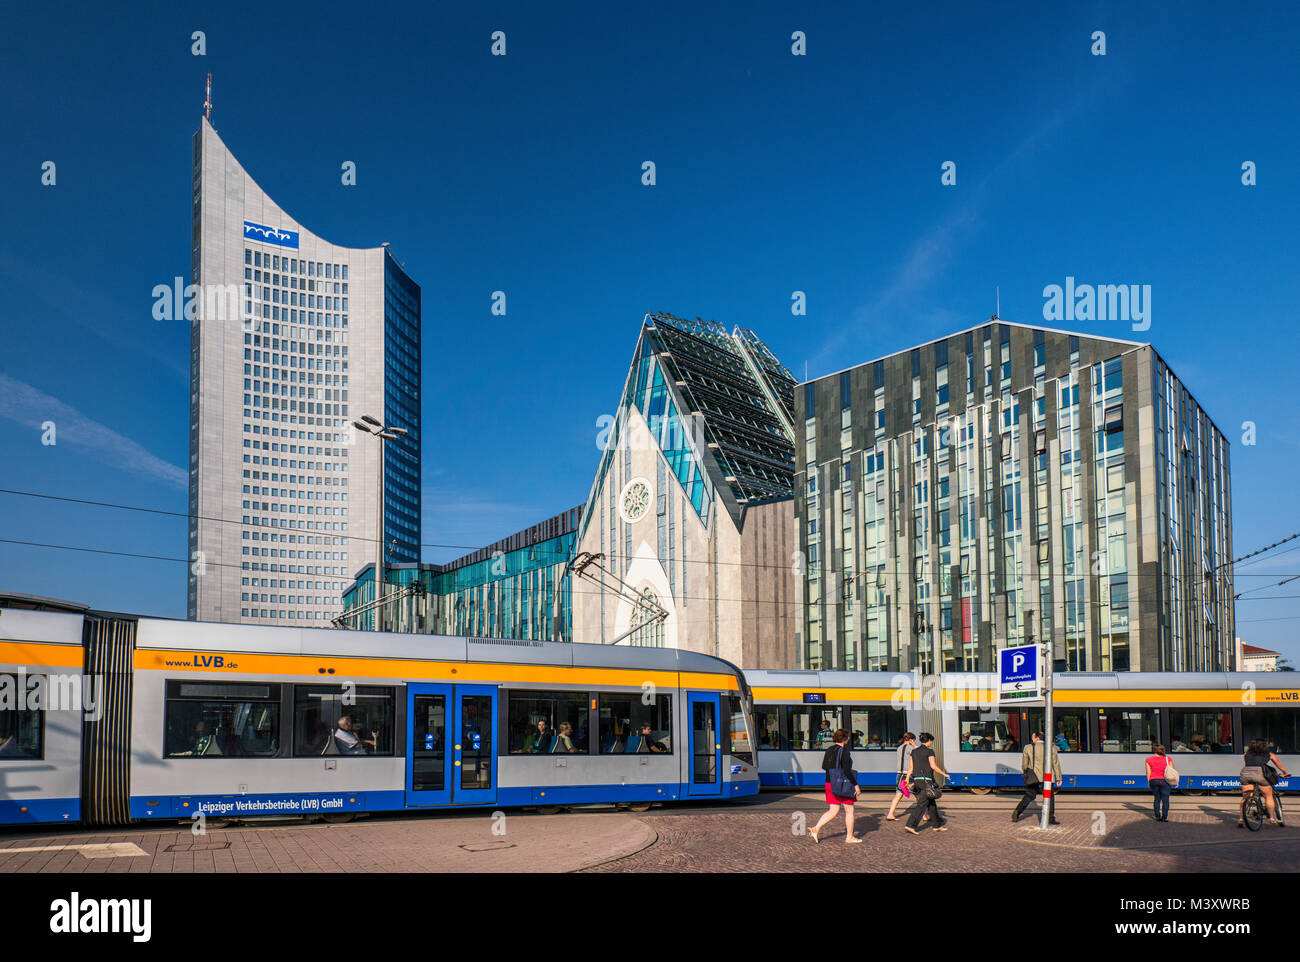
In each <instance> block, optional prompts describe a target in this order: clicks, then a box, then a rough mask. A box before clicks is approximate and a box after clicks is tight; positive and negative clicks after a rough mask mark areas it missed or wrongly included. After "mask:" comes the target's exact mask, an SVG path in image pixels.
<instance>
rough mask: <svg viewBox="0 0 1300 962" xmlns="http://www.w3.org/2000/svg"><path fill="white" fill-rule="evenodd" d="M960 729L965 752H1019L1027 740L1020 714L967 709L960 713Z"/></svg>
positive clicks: (958, 714)
mask: <svg viewBox="0 0 1300 962" xmlns="http://www.w3.org/2000/svg"><path fill="white" fill-rule="evenodd" d="M957 726H958V729H959V731H960V733H961V750H962V751H964V752H1019V751H1023V750H1024V747H1025V742H1026V741H1027V739H1026V738H1025V733H1024V730H1023V729H1024V726H1023V724H1022V721H1021V717H1020V712H1018V711H1012V712H1006V711H977V710H974V709H967V710H965V711H960V712H958V713H957Z"/></svg>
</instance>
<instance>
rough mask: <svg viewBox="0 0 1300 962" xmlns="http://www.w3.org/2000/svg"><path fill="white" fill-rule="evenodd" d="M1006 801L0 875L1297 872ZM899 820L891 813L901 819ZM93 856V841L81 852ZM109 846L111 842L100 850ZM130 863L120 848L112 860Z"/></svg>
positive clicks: (334, 843)
mask: <svg viewBox="0 0 1300 962" xmlns="http://www.w3.org/2000/svg"><path fill="white" fill-rule="evenodd" d="M1015 803H1016V796H1012V795H1002V796H986V797H975V796H971V795H968V794H966V793H952V794H949V795H945V796H944V799H943V801H942V803H941V805H942V808H943V810H944V812H945V814H946V816H947V818H948V826H949V831H947V832H943V833H940V832H936V831H935V830H934V829H933V828H930V827H928V826H926V827H923V828H922V829H921V833H920V835H916V836H914V835H909V834H908V833H907V832H905V831H904V830H903V825H904V822H903V820H902V819H901V818H900V820H899V821H896V822H886V821H885V820H884V815H885V812H886V810H887V809H888V797H887V796H877V795H868V796H866V797H865V798H864V799H863V800H862V801H860V802H859V804H858V806H857V810H858V816H857V819H856V826H855V828H856V833H857V834H858V835H859V836H860V837H861V838H862V839H863V844H861V845H852V846H847V845H844V844H843V842H844V819H843V816H842V815H841V816H839V817H837V818H836V820H835V821H834V822H832V823H831V824H830V825H829V826H827V827H826V828H825V829H823V831H822V841H821V843H820V844H814V843H813V842H812V840H811V839H810V838H808V837H807V835H803V834H799V835H796V834H795V833H794V829H795V828H796V827H797V826H798V820H799V819H800V818H802V820H803V824H804V826H806V827H808V828H811V827H812V825H813V824H815V823H816V820H817V819H818V818H820V817H821V814H822V813H823V812H824V811H826V806H825V804H824V802H823V801H822V799H821V796H820V794H813V793H781V792H764V793H763V794H762V795H760V796H759V797H758V798H756V799H751V800H746V801H744V802H738V803H731V804H726V803H723V804H698V805H697V804H687V805H675V806H668V807H665V808H658V809H654V810H652V811H651V812H650V813H647V814H644V815H633V814H627V813H614V812H590V811H587V812H573V813H566V814H561V815H538V814H534V813H526V812H519V811H510V812H507V814H506V821H505V828H506V832H505V834H504V835H495V834H493V832H492V826H493V824H494V822H493V819H492V814H491V813H490V812H454V813H445V814H438V815H427V816H421V817H407V816H388V817H376V818H372V819H362V820H359V821H357V822H352V823H348V824H343V825H329V824H313V825H307V824H302V823H294V822H288V823H256V824H249V825H243V826H234V827H230V828H215V827H214V828H211V829H210V830H209V831H208V832H207V834H206V835H201V836H195V835H192V834H191V833H190V831H189V829H188V828H186V827H179V828H178V827H177V826H175V825H170V826H168V825H148V826H136V827H132V828H131V829H129V830H126V831H120V832H103V831H84V830H77V829H70V830H61V831H49V830H47V831H45V832H44V833H41V834H38V833H34V832H30V831H23V832H19V831H14V830H12V829H10V830H5V831H3V832H0V873H24V872H78V873H119V872H129V873H147V872H161V873H191V872H212V873H225V872H277V873H300V872H348V873H358V872H532V873H538V872H568V871H591V872H742V871H743V872H751V871H773V872H807V871H823V872H836V871H854V872H1054V871H1058V872H1059V871H1066V872H1168V873H1187V872H1223V871H1243V870H1253V871H1282V872H1296V871H1300V828H1285V829H1278V828H1275V827H1272V826H1265V828H1264V830H1262V831H1260V832H1257V833H1256V832H1247V831H1246V830H1245V829H1239V828H1237V827H1236V818H1237V814H1236V807H1235V806H1236V803H1235V801H1234V800H1233V799H1232V798H1230V797H1226V796H1202V797H1183V796H1176V797H1175V799H1174V804H1173V808H1172V814H1171V820H1170V821H1169V822H1168V823H1157V822H1155V821H1154V820H1153V819H1152V818H1151V814H1150V810H1149V807H1148V803H1146V802H1145V799H1139V798H1135V797H1125V796H1067V797H1065V798H1063V799H1062V800H1061V801H1060V802H1059V803H1058V806H1057V815H1058V817H1059V819H1060V821H1061V823H1062V824H1061V825H1060V826H1054V827H1052V828H1049V829H1047V830H1042V829H1039V828H1038V827H1037V825H1038V818H1037V815H1038V808H1037V805H1034V806H1033V807H1031V808H1030V810H1029V812H1028V813H1027V815H1026V817H1025V818H1023V819H1022V820H1021V821H1020V822H1018V823H1014V824H1013V823H1012V821H1011V818H1010V814H1011V811H1012V809H1013V808H1014V807H1015ZM905 812H906V810H905V809H902V810H900V813H899V814H900V815H903V814H905ZM88 846H98V847H88ZM107 846H114V847H112V848H109V847H107ZM128 852H129V853H132V854H125V853H128Z"/></svg>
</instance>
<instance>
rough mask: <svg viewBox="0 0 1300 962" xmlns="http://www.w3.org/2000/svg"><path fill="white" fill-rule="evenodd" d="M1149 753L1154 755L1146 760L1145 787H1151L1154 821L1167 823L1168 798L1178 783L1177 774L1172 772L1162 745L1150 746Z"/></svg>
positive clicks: (1172, 768)
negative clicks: (1151, 752)
mask: <svg viewBox="0 0 1300 962" xmlns="http://www.w3.org/2000/svg"><path fill="white" fill-rule="evenodd" d="M1151 751H1153V752H1155V754H1154V755H1152V756H1151V757H1150V758H1148V759H1147V785H1149V786H1150V787H1151V795H1152V798H1153V799H1154V802H1153V804H1154V806H1155V815H1156V821H1157V822H1167V821H1169V796H1170V795H1172V794H1173V787H1174V785H1176V784H1177V783H1178V773H1177V772H1176V771H1174V766H1173V763H1172V762H1170V761H1169V756H1168V755H1166V754H1165V746H1164V745H1152V746H1151Z"/></svg>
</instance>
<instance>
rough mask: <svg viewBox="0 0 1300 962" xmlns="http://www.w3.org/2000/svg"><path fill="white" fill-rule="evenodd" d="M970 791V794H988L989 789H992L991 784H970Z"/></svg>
mask: <svg viewBox="0 0 1300 962" xmlns="http://www.w3.org/2000/svg"><path fill="white" fill-rule="evenodd" d="M970 791H971V794H972V795H987V794H989V793H990V792H991V791H993V786H991V785H972V786H971V787H970Z"/></svg>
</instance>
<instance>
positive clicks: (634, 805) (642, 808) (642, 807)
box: [627, 802, 654, 814]
mask: <svg viewBox="0 0 1300 962" xmlns="http://www.w3.org/2000/svg"><path fill="white" fill-rule="evenodd" d="M652 808H654V802H629V803H628V806H627V810H628V811H629V812H636V813H638V814H641V813H643V812H648V811H650V809H652Z"/></svg>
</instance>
